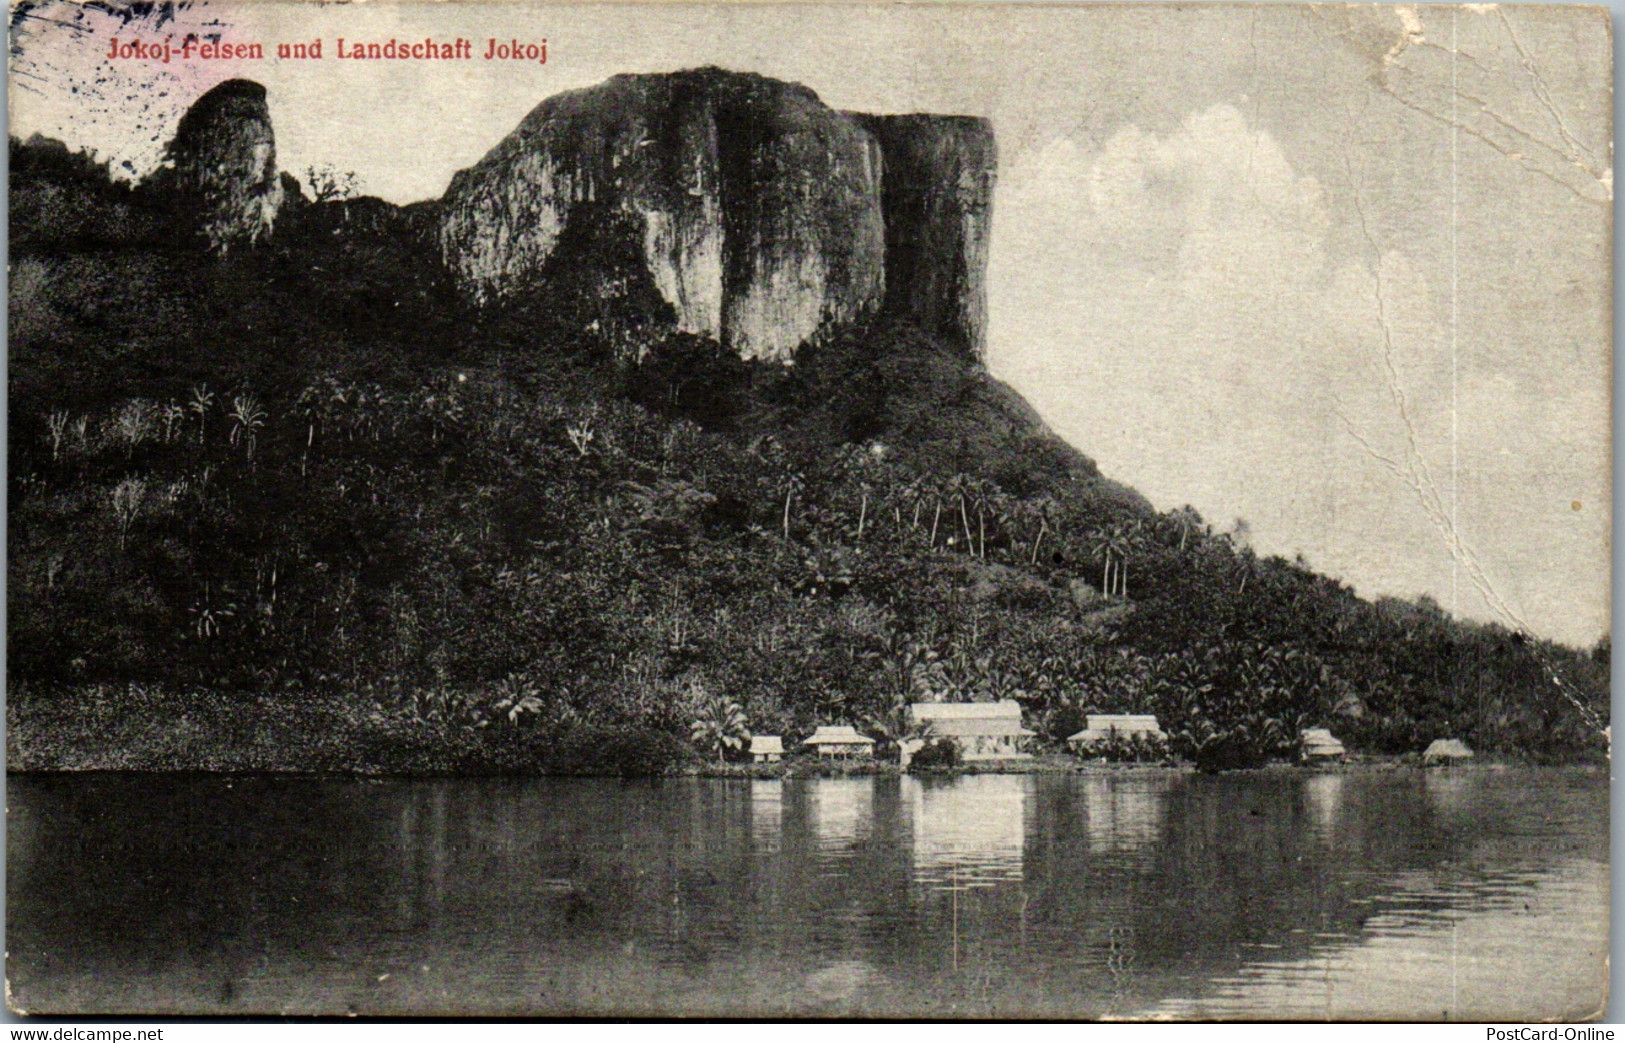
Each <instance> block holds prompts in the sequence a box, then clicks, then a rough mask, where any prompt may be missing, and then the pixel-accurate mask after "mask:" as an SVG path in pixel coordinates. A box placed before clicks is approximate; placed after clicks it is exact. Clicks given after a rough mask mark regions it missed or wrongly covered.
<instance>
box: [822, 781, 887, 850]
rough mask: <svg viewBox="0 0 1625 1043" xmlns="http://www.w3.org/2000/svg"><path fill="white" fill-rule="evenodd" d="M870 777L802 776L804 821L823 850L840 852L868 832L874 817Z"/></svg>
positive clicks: (872, 787) (872, 784)
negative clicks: (805, 816) (820, 777)
mask: <svg viewBox="0 0 1625 1043" xmlns="http://www.w3.org/2000/svg"><path fill="white" fill-rule="evenodd" d="M874 781H875V780H873V779H866V778H858V779H808V780H806V784H805V785H806V792H805V799H806V811H807V821H808V824H809V825H810V826H811V827H812V832H813V835H814V837H815V838H816V840H817V844H818V847H819V848H820V849H821V850H823V851H825V852H836V853H839V852H843V851H845V850H847V849H849V848H851V847H852V846H853V845H855V844H858V843H859V842H861V841H862V840H864V839H866V838H867V837H868V836H869V828H870V825H871V824H872V822H873V820H874Z"/></svg>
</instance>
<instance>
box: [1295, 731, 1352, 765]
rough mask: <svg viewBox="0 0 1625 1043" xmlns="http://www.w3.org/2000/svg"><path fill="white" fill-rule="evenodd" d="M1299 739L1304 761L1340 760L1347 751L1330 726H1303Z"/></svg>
mask: <svg viewBox="0 0 1625 1043" xmlns="http://www.w3.org/2000/svg"><path fill="white" fill-rule="evenodd" d="M1299 741H1300V742H1301V743H1302V744H1303V759H1304V760H1306V761H1322V760H1342V759H1343V756H1344V755H1345V754H1347V753H1348V751H1347V750H1345V749H1344V748H1343V744H1342V743H1341V742H1340V741H1338V738H1337V736H1335V735H1333V734H1332V732H1331V729H1330V728H1305V729H1304V730H1303V734H1302V735H1301V736H1299Z"/></svg>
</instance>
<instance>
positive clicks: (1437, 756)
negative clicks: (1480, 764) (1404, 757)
mask: <svg viewBox="0 0 1625 1043" xmlns="http://www.w3.org/2000/svg"><path fill="white" fill-rule="evenodd" d="M1472 759H1473V751H1472V750H1470V749H1468V748H1467V744H1466V743H1464V742H1462V741H1461V740H1460V739H1434V740H1433V742H1432V743H1430V744H1429V745H1428V748H1427V749H1426V750H1424V751H1422V763H1423V764H1452V763H1454V762H1456V761H1468V760H1472Z"/></svg>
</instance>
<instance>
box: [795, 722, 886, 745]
mask: <svg viewBox="0 0 1625 1043" xmlns="http://www.w3.org/2000/svg"><path fill="white" fill-rule="evenodd" d="M854 744H857V745H863V746H873V745H874V744H875V741H874V740H873V739H871V738H869V737H868V736H867V735H859V734H858V732H857V729H855V728H853V727H852V726H851V725H850V724H820V725H819V726H818V730H817V731H815V732H813V733H812V734H811V735H809V736H807V745H808V746H824V745H829V746H851V745H854Z"/></svg>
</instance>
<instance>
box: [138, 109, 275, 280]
mask: <svg viewBox="0 0 1625 1043" xmlns="http://www.w3.org/2000/svg"><path fill="white" fill-rule="evenodd" d="M168 159H169V166H168V168H167V169H165V170H163V171H161V172H160V173H159V175H157V176H156V177H155V178H154V179H153V181H154V187H157V188H160V189H161V190H163V191H165V192H166V193H167V194H169V195H170V196H171V197H172V198H173V205H174V206H175V207H176V208H177V210H178V211H179V216H180V217H181V218H182V220H183V221H185V222H186V223H187V224H189V225H191V226H192V227H193V230H195V231H197V232H198V233H200V234H201V235H202V236H203V238H204V239H205V240H206V241H207V242H208V244H209V247H210V248H211V249H214V250H219V251H222V252H223V251H225V250H227V249H229V248H230V247H231V246H233V245H236V244H239V243H253V242H256V241H258V240H260V239H263V238H265V237H266V236H268V235H270V233H271V229H272V227H273V225H275V223H276V216H277V211H278V209H279V208H280V207H281V205H282V197H283V185H282V182H281V180H280V179H279V178H278V176H277V169H276V138H275V135H274V134H273V133H272V131H271V113H270V109H269V108H268V107H267V105H266V103H265V88H264V87H262V86H260V85H259V84H257V83H255V82H253V81H252V80H227V81H225V82H224V83H221V84H219V85H217V86H215V87H214V88H213V89H211V90H209V91H208V92H207V93H206V94H204V95H203V96H202V97H201V98H199V99H198V100H197V101H196V102H194V103H193V104H192V107H191V108H190V109H188V110H186V115H184V116H182V117H181V121H180V125H179V127H177V128H176V131H175V137H174V139H173V140H172V141H170V143H169V150H168Z"/></svg>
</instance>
